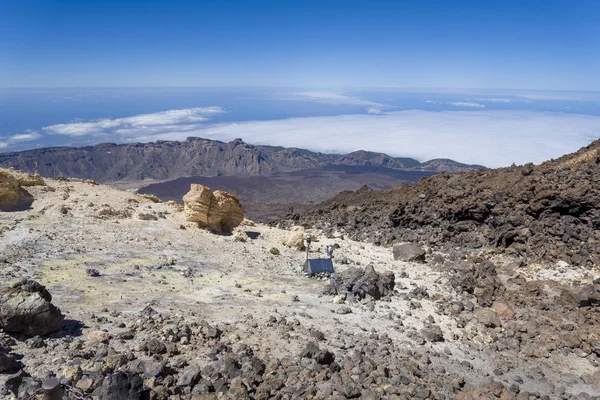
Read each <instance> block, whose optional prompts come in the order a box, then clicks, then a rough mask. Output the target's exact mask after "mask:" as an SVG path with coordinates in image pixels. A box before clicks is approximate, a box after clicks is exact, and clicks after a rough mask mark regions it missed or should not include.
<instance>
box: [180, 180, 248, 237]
mask: <svg viewBox="0 0 600 400" xmlns="http://www.w3.org/2000/svg"><path fill="white" fill-rule="evenodd" d="M183 203H184V211H185V214H186V219H187V220H188V221H190V222H196V223H198V226H200V227H201V228H204V229H209V230H211V231H214V232H218V233H221V232H231V231H232V230H233V228H235V227H236V226H238V225H239V224H240V223H241V222H242V221H243V220H244V208H243V207H242V203H241V202H240V200H239V199H238V198H237V197H235V196H234V195H232V194H231V193H227V192H223V191H221V190H215V191H214V192H213V191H211V190H210V188H209V187H206V186H204V185H198V184H192V185H191V188H190V191H189V192H188V193H187V194H186V195H185V196H183Z"/></svg>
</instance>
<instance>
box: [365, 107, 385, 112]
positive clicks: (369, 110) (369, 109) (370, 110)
mask: <svg viewBox="0 0 600 400" xmlns="http://www.w3.org/2000/svg"><path fill="white" fill-rule="evenodd" d="M367 112H368V113H369V114H382V113H383V111H381V109H379V108H375V107H371V108H368V109H367Z"/></svg>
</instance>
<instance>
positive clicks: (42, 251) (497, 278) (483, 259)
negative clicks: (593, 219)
mask: <svg viewBox="0 0 600 400" xmlns="http://www.w3.org/2000/svg"><path fill="white" fill-rule="evenodd" d="M582 154H584V153H582ZM585 154H587V153H585ZM588 157H589V154H588V155H584V156H583V157H581V158H580V159H578V158H569V159H568V160H563V161H565V162H567V163H571V164H570V165H574V164H573V162H574V163H578V162H581V160H584V161H585V160H587V158H588ZM586 163H587V161H586ZM586 163H584V164H583V165H587V164H586ZM517 170H518V171H521V169H517ZM539 172H540V171H533V172H532V173H531V174H530V175H527V176H531V175H534V176H538V177H539V176H540V175H537V174H538V173H539ZM496 173H499V172H494V171H492V172H491V174H496ZM474 176H477V175H474ZM540 179H541V178H540ZM46 184H47V185H46V186H32V187H30V188H28V190H29V191H30V193H31V195H32V196H33V198H34V201H33V203H32V204H31V208H29V209H26V210H23V211H18V212H0V282H2V285H1V286H5V288H4V289H0V303H1V304H0V309H1V310H2V313H1V314H2V316H0V327H2V331H1V332H0V398H3V399H24V398H27V397H28V396H30V395H32V394H34V393H35V392H36V390H37V389H39V388H40V385H41V381H42V380H44V379H46V378H48V377H56V378H57V379H59V380H60V382H61V384H62V385H63V387H64V389H65V392H64V396H65V397H64V398H68V399H75V398H76V399H91V398H95V399H100V400H109V399H111V400H112V399H136V400H137V399H147V398H150V399H166V398H169V399H175V400H189V399H193V400H208V399H210V400H213V399H269V398H273V399H352V398H358V399H415V398H417V399H449V398H458V399H491V398H502V399H523V400H524V399H537V398H544V399H550V398H552V399H554V398H557V399H560V398H565V399H567V398H580V399H589V398H594V396H596V397H598V396H600V373H599V372H598V371H599V368H600V357H599V356H600V337H599V336H598V332H599V331H598V326H599V324H600V320H599V316H600V314H599V313H598V307H599V306H600V281H598V280H597V279H596V278H597V276H598V271H597V269H592V270H588V269H587V268H585V267H577V266H562V265H558V266H556V265H554V264H553V263H550V264H545V265H535V264H529V263H527V262H526V261H525V260H524V259H522V258H520V257H517V256H511V255H506V254H505V255H500V254H494V253H491V252H487V251H477V250H475V251H466V250H455V249H449V251H445V252H438V251H436V250H435V249H433V248H432V247H430V246H425V248H424V249H423V250H425V251H417V252H413V256H411V257H410V258H407V259H411V260H414V261H401V259H400V256H401V253H402V252H403V251H404V252H406V249H405V248H404V247H403V248H400V249H397V251H396V252H395V254H394V253H393V252H392V249H390V248H385V247H382V246H376V245H374V244H371V243H364V242H357V241H353V240H350V239H348V238H347V237H346V238H343V237H342V236H343V235H342V234H341V233H340V232H337V233H335V232H329V233H331V235H330V236H331V237H329V238H327V237H326V234H327V233H328V232H327V230H326V231H321V230H318V229H312V230H311V232H312V234H313V238H314V239H315V242H314V243H313V245H312V247H311V253H310V254H311V257H318V256H319V255H320V254H322V252H323V248H324V247H325V246H332V248H334V249H335V250H334V257H335V258H334V262H335V267H336V269H337V271H338V274H336V275H334V276H333V277H332V279H331V280H329V279H310V278H308V277H306V276H304V275H303V274H302V273H301V272H300V271H301V265H302V262H303V261H304V257H305V253H304V252H303V251H299V250H296V249H294V248H288V247H286V246H283V245H282V240H283V239H284V238H286V237H288V235H289V231H286V230H282V229H277V228H274V227H268V226H265V225H255V226H252V224H251V223H249V222H247V221H246V222H245V225H244V226H243V227H242V228H241V231H242V232H243V233H244V234H243V235H242V234H238V232H239V231H235V232H234V234H233V235H231V236H227V235H215V234H212V233H210V232H209V231H206V230H203V229H199V228H198V224H197V223H195V222H188V221H187V220H186V213H185V212H184V211H183V209H182V207H181V206H178V205H176V204H173V203H157V202H156V199H154V198H148V197H144V196H140V195H135V194H131V193H127V192H123V191H119V190H116V189H113V188H110V187H106V186H103V185H97V184H95V182H92V181H87V182H86V181H82V180H76V179H75V180H74V179H62V180H54V179H47V180H46ZM363 192H367V191H363ZM346 195H347V196H351V194H350V193H347V194H346ZM419 198H420V197H419ZM378 201H381V202H382V203H381V204H385V203H383V199H379V200H378ZM354 205H355V206H359V205H358V203H355V204H354ZM357 210H358V209H357ZM326 217H327V216H323V219H325V218H326ZM342 227H343V226H340V228H342ZM295 231H301V230H299V229H295ZM345 236H348V235H347V234H346V235H345ZM317 239H318V241H317ZM411 251H412V250H411ZM405 255H406V254H405ZM423 256H424V257H425V260H426V263H423V260H422V258H423ZM23 278H25V279H30V280H35V281H36V282H38V284H36V283H32V282H31V281H25V282H23V281H21V279H23ZM40 298H41V299H42V300H43V301H41V300H40ZM50 301H51V303H52V304H53V305H54V306H55V307H57V308H58V309H59V310H60V313H57V312H56V310H55V309H54V308H52V307H50V306H49V304H48V303H49V302H50ZM35 304H38V305H39V306H40V307H42V308H43V310H48V311H51V310H54V312H50V313H49V314H48V315H49V316H53V317H52V319H51V320H52V321H53V323H55V322H56V321H58V323H60V325H58V327H57V328H56V329H55V330H53V331H52V332H49V333H47V332H46V331H44V330H40V331H37V332H33V331H30V330H28V329H30V328H29V327H30V325H31V324H25V325H23V324H20V325H19V324H14V323H12V322H11V321H14V320H12V319H10V316H14V315H17V316H19V317H18V321H23V320H24V319H23V318H27V315H26V314H23V313H24V312H27V310H31V311H30V312H31V314H32V317H34V318H36V319H37V320H39V319H40V318H42V317H43V318H45V315H46V314H44V315H41V314H38V311H37V310H38V308H36V307H30V305H35ZM63 316H64V317H63ZM63 318H64V320H63ZM60 321H62V322H60ZM48 325H50V324H44V328H46V327H47V326H48ZM7 328H8V329H7ZM39 397H41V396H38V398H39Z"/></svg>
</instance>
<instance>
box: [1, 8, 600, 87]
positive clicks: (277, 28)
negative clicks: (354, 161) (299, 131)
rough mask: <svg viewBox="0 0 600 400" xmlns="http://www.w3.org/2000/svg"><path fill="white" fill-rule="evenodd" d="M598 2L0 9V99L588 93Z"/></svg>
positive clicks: (596, 56) (596, 65) (596, 64)
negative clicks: (5, 94) (160, 89)
mask: <svg viewBox="0 0 600 400" xmlns="http://www.w3.org/2000/svg"><path fill="white" fill-rule="evenodd" d="M598 15H600V2H598V1H586V0H579V1H552V0H546V1H527V0H521V1H511V0H507V1H464V0H457V1H410V2H405V1H398V0H396V1H382V0H371V1H353V0H344V1H312V0H304V1H281V0H280V1H259V0H257V1H152V0H146V1H127V0H120V1H111V0H103V1H81V0H76V1H67V0H63V1H28V0H15V1H10V0H0V87H124V86H269V87H278V86H279V87H281V86H285V87H301V88H311V87H312V88H318V87H326V88H383V87H385V88H389V87H451V88H465V87H468V88H499V89H509V88H511V89H540V90H581V91H583V90H591V91H594V90H600V75H599V74H598V73H597V71H599V70H600V50H599V49H600V24H598V20H597V18H598Z"/></svg>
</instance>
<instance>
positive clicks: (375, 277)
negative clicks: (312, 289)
mask: <svg viewBox="0 0 600 400" xmlns="http://www.w3.org/2000/svg"><path fill="white" fill-rule="evenodd" d="M394 285H395V276H394V273H393V272H391V271H386V272H384V273H382V274H379V273H377V272H376V271H375V269H374V268H373V266H372V265H369V266H367V267H365V269H360V268H354V267H350V268H348V269H347V270H346V271H344V272H342V273H334V274H333V275H332V276H331V280H330V283H329V285H328V286H327V287H326V288H325V294H330V295H338V294H345V295H346V298H347V299H348V300H350V301H352V300H361V299H364V298H365V297H366V296H367V295H368V296H371V297H373V298H374V299H375V300H379V299H380V298H382V297H384V296H389V295H392V294H393V292H394Z"/></svg>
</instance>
